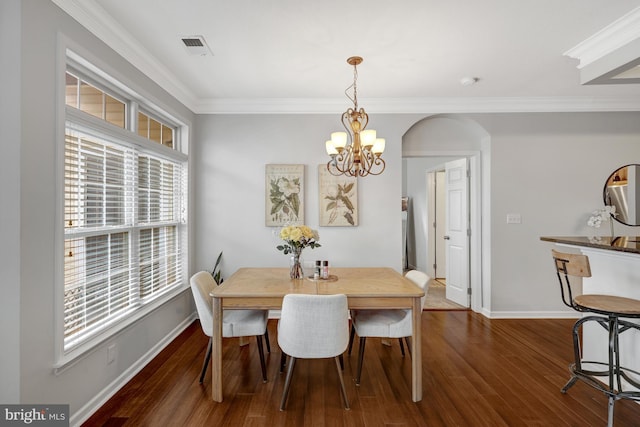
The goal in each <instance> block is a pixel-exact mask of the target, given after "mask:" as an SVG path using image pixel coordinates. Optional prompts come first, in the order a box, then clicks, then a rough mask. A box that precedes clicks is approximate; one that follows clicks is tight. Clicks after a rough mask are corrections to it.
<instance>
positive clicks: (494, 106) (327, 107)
mask: <svg viewBox="0 0 640 427" xmlns="http://www.w3.org/2000/svg"><path fill="white" fill-rule="evenodd" d="M51 1H52V2H53V3H55V4H56V5H57V6H59V7H60V8H61V9H62V10H63V11H65V12H66V13H67V14H69V15H70V16H71V17H72V18H74V19H75V20H76V21H78V22H79V23H80V25H82V26H84V27H85V28H86V29H87V30H88V31H90V32H91V33H92V34H94V35H95V36H96V37H98V38H99V39H100V40H102V41H103V42H104V43H105V44H107V45H108V46H109V47H111V48H112V49H113V50H115V51H116V52H117V53H118V54H120V55H121V56H122V57H123V58H124V59H126V60H127V61H129V62H130V63H131V64H132V65H133V66H135V67H136V68H138V69H139V70H140V71H141V72H142V73H144V74H145V75H146V76H147V77H149V78H150V79H151V80H153V81H154V82H155V83H157V84H158V85H159V86H161V87H162V88H163V89H164V90H166V91H167V92H168V93H169V94H171V95H172V96H173V97H175V98H176V99H177V100H178V101H180V102H181V103H183V104H184V105H185V106H186V107H187V108H188V109H190V110H191V111H193V112H194V113H196V114H314V113H315V114H336V113H337V112H341V111H343V110H345V109H346V107H347V103H346V102H345V100H344V98H341V99H306V98H295V99H291V98H260V99H229V98H219V99H202V98H198V97H197V96H196V95H195V94H194V93H193V92H192V91H191V90H189V89H188V88H187V87H186V86H185V85H184V84H182V83H181V80H180V79H179V78H178V77H177V76H175V75H174V74H173V73H171V72H170V71H169V70H168V69H167V68H166V66H165V65H164V64H163V63H161V62H160V61H158V60H157V59H156V58H155V57H154V56H153V55H151V54H150V53H149V51H148V50H147V49H146V48H145V47H144V46H142V45H141V44H140V43H139V42H138V41H137V40H136V39H135V38H134V37H133V36H132V35H131V33H129V32H128V31H127V30H126V29H124V28H123V27H122V26H121V25H120V24H119V23H118V22H117V21H115V20H114V19H113V18H112V17H111V16H110V15H109V14H108V13H107V12H106V11H105V10H104V9H103V8H102V7H100V5H98V4H97V3H96V2H95V1H93V0H51ZM638 22H640V8H638V9H635V10H634V11H632V12H631V13H629V14H627V15H625V16H624V17H622V18H621V19H619V20H618V21H616V22H615V23H614V24H612V25H611V26H610V27H611V28H610V27H607V31H606V33H607V34H610V33H616V37H615V39H617V40H618V42H617V43H612V42H611V40H610V41H609V46H617V45H619V44H620V43H621V41H620V40H621V39H627V40H628V39H629V38H630V37H638V36H639V34H638V32H640V26H639V25H638ZM633 25H636V27H637V28H630V27H632V26H633ZM613 27H615V28H620V30H616V29H615V28H613ZM622 30H624V31H622ZM633 30H635V32H634V31H633ZM621 32H624V33H626V34H627V35H626V37H622V36H621V35H619V34H618V33H621ZM601 33H605V31H604V30H603V31H601ZM598 34H600V33H598ZM634 34H635V36H634ZM594 37H595V36H594ZM599 38H601V39H603V40H604V39H609V38H612V37H610V36H607V37H605V35H601V36H599ZM590 43H595V42H590ZM583 44H584V46H582V45H583ZM583 44H581V45H580V46H582V47H581V48H580V49H578V46H576V48H574V49H575V50H576V52H586V51H590V49H591V48H589V44H587V43H586V42H583ZM600 50H603V49H602V48H601V49H600ZM574 54H577V53H574ZM580 55H583V53H580ZM585 55H586V54H585ZM585 58H586V57H585ZM585 60H586V59H585ZM581 61H582V59H581ZM362 104H363V105H366V106H367V111H369V112H374V113H389V114H403V113H404V114H407V113H419V114H437V113H511V112H587V111H640V100H638V99H632V98H616V97H606V98H604V97H487V98H479V97H478V98H406V99H401V98H389V99H382V98H376V99H369V100H364V102H363V103H362Z"/></svg>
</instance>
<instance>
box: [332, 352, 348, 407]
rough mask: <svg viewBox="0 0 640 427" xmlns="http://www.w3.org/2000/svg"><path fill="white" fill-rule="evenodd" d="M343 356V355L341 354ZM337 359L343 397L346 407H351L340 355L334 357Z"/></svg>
mask: <svg viewBox="0 0 640 427" xmlns="http://www.w3.org/2000/svg"><path fill="white" fill-rule="evenodd" d="M340 356H342V355H340ZM334 359H335V360H336V369H337V371H338V378H339V379H340V390H341V391H342V399H343V400H344V409H349V399H348V398H347V389H346V387H345V386H344V378H343V377H342V369H344V368H342V369H341V368H340V361H339V360H338V357H335V358H334Z"/></svg>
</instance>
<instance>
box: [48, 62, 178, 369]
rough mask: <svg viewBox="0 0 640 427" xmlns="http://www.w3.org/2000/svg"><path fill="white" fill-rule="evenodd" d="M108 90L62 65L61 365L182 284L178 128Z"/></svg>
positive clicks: (109, 85)
mask: <svg viewBox="0 0 640 427" xmlns="http://www.w3.org/2000/svg"><path fill="white" fill-rule="evenodd" d="M70 62H73V61H70ZM115 86H118V82H113V81H110V80H109V79H108V78H105V76H104V75H103V74H102V73H101V74H99V75H98V74H95V75H94V73H92V72H91V71H90V70H89V69H83V68H82V66H79V65H77V64H75V62H74V63H73V64H69V65H68V69H67V72H66V75H65V104H66V105H67V107H66V114H65V141H64V255H63V259H64V295H63V309H62V311H63V316H61V317H62V319H61V320H60V321H61V322H62V323H63V325H62V327H61V330H62V331H63V333H62V335H63V337H62V340H61V341H62V345H61V347H62V351H61V357H60V358H61V359H65V358H68V356H67V355H68V354H69V353H73V352H81V350H83V349H86V348H90V347H91V346H92V345H93V344H95V340H101V339H104V338H105V337H107V336H109V335H110V334H111V333H113V331H115V330H118V327H119V326H120V327H123V326H124V325H125V324H127V321H131V320H132V319H133V320H135V318H137V317H136V316H140V315H141V312H143V311H144V309H145V308H146V307H147V306H149V303H151V302H158V301H162V298H163V296H165V297H166V298H168V296H169V295H170V291H171V290H173V289H180V288H182V286H183V285H184V284H185V283H186V271H185V269H184V268H183V266H184V265H186V263H185V261H184V259H183V258H184V255H185V253H186V251H185V248H186V237H185V236H186V235H187V233H186V227H187V223H186V206H187V200H186V199H187V196H186V194H187V193H186V184H185V183H186V176H187V157H186V155H185V154H183V153H182V152H181V151H180V150H179V149H178V148H179V146H180V144H179V142H180V141H179V140H178V139H177V138H176V137H177V136H179V135H180V132H179V130H180V129H183V128H184V126H182V125H180V124H179V123H177V122H174V121H172V119H171V118H170V117H169V116H168V115H167V117H163V116H162V112H159V110H158V109H157V108H155V106H153V105H151V104H150V103H148V102H147V101H146V100H144V99H139V98H138V97H135V98H134V96H133V95H129V94H128V93H127V92H126V90H117V89H113V87H115ZM119 86H120V87H122V85H119ZM141 108H144V109H145V111H147V110H149V111H155V112H154V113H153V115H152V114H146V113H141V112H139V110H140V109H141ZM143 129H145V130H144V132H143ZM143 133H144V135H143Z"/></svg>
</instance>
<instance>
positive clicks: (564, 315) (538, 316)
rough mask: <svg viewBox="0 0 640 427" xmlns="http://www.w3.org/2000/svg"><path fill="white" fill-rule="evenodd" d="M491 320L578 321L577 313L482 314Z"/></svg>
mask: <svg viewBox="0 0 640 427" xmlns="http://www.w3.org/2000/svg"><path fill="white" fill-rule="evenodd" d="M482 314H483V315H485V316H486V317H488V318H490V319H577V318H579V317H581V315H580V313H578V312H576V311H491V312H489V313H484V312H483V313H482Z"/></svg>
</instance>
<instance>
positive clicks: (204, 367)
mask: <svg viewBox="0 0 640 427" xmlns="http://www.w3.org/2000/svg"><path fill="white" fill-rule="evenodd" d="M212 350H213V338H209V345H208V346H207V354H205V356H204V363H203V364H202V372H201V373H200V384H202V381H204V375H205V374H206V373H207V368H208V367H209V360H211V351H212Z"/></svg>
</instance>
